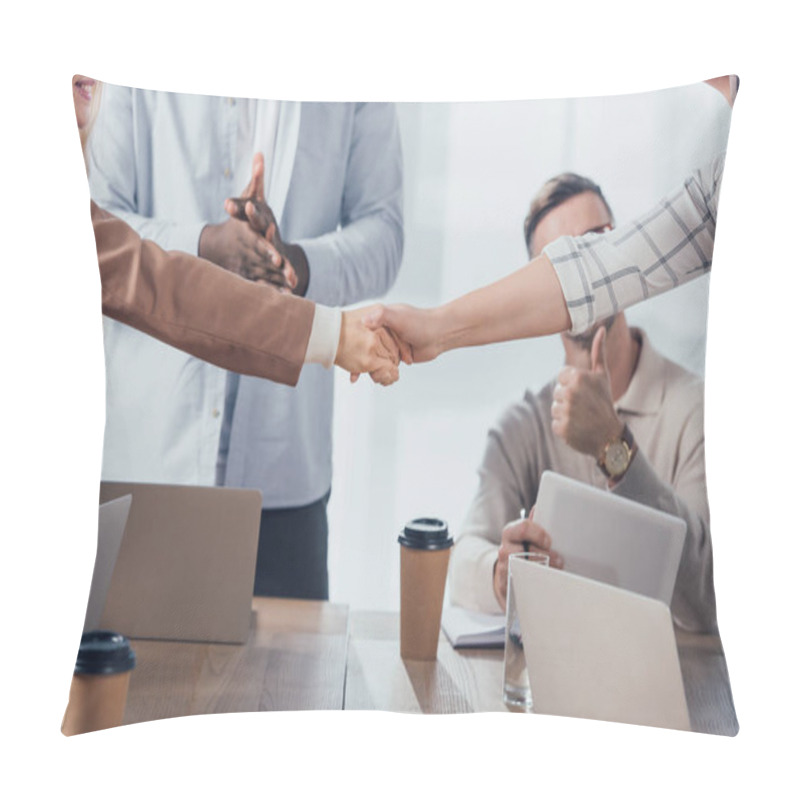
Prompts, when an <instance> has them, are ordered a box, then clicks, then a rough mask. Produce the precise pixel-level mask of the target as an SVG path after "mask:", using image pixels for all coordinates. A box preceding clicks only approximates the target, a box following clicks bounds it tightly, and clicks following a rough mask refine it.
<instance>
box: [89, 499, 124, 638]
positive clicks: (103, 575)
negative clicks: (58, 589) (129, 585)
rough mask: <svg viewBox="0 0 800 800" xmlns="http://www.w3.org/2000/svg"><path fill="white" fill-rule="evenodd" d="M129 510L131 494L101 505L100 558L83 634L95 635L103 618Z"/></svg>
mask: <svg viewBox="0 0 800 800" xmlns="http://www.w3.org/2000/svg"><path fill="white" fill-rule="evenodd" d="M130 508H131V496H130V495H129V494H128V495H125V496H124V497H118V498H116V499H115V500H109V501H108V502H107V503H102V504H101V505H100V510H99V512H98V521H97V555H96V556H95V560H94V571H93V572H92V583H91V586H90V588H89V602H88V603H87V604H86V617H85V618H84V621H83V630H84V632H86V631H94V630H97V629H98V628H99V627H100V618H101V617H102V615H103V609H104V608H105V604H106V597H107V596H108V587H109V586H110V585H111V575H112V574H113V572H114V565H115V564H116V562H117V555H118V554H119V548H120V545H121V544H122V535H123V534H124V533H125V523H126V522H127V521H128V514H129V512H130Z"/></svg>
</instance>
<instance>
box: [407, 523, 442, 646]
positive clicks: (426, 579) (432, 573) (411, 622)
mask: <svg viewBox="0 0 800 800" xmlns="http://www.w3.org/2000/svg"><path fill="white" fill-rule="evenodd" d="M398 541H399V542H400V656H401V657H402V658H408V659H414V660H419V661H435V660H436V651H437V649H438V646H439V627H440V625H441V622H442V603H443V601H444V587H445V583H446V581H447V566H448V563H449V561H450V548H451V547H452V546H453V540H452V539H451V538H450V536H449V532H448V529H447V523H446V522H443V521H442V520H439V519H432V518H421V519H415V520H412V521H411V522H409V523H408V524H407V525H406V526H405V528H404V529H403V532H402V533H401V534H400V536H399V537H398Z"/></svg>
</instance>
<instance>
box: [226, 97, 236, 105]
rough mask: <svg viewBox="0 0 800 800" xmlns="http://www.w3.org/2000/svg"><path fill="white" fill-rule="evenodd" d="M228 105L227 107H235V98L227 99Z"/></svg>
mask: <svg viewBox="0 0 800 800" xmlns="http://www.w3.org/2000/svg"><path fill="white" fill-rule="evenodd" d="M228 105H229V106H235V105H236V100H235V98H233V97H229V98H228Z"/></svg>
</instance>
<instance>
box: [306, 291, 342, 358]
mask: <svg viewBox="0 0 800 800" xmlns="http://www.w3.org/2000/svg"><path fill="white" fill-rule="evenodd" d="M341 328H342V312H341V309H338V308H330V307H329V306H322V305H319V304H318V303H317V304H315V306H314V321H313V322H312V323H311V336H310V337H309V339H308V347H306V357H305V358H304V359H303V363H305V364H322V366H323V367H332V366H333V362H334V361H335V360H336V351H337V350H338V349H339V333H340V331H341Z"/></svg>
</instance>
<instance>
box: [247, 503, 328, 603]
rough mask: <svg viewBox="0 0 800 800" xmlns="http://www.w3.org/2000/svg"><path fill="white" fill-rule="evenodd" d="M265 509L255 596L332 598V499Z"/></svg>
mask: <svg viewBox="0 0 800 800" xmlns="http://www.w3.org/2000/svg"><path fill="white" fill-rule="evenodd" d="M329 497H330V492H328V493H327V494H326V495H325V497H323V498H321V499H320V500H317V501H316V502H315V503H312V504H311V505H308V506H301V507H300V508H279V509H274V510H273V509H266V508H265V509H262V511H261V529H260V531H259V534H258V558H257V560H256V579H255V583H254V585H253V594H254V595H259V596H270V597H302V598H305V599H309V600H327V599H328V515H327V508H328V498H329Z"/></svg>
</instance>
